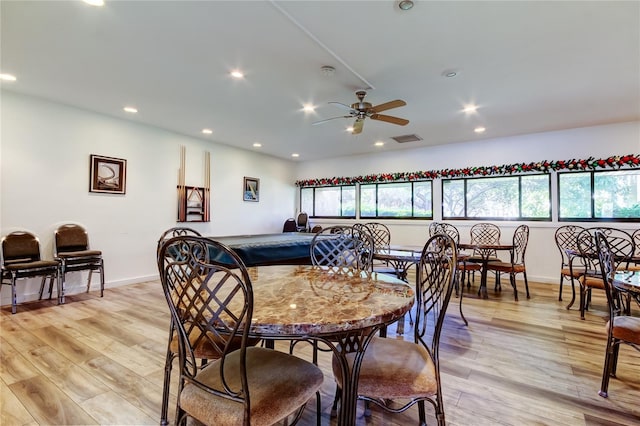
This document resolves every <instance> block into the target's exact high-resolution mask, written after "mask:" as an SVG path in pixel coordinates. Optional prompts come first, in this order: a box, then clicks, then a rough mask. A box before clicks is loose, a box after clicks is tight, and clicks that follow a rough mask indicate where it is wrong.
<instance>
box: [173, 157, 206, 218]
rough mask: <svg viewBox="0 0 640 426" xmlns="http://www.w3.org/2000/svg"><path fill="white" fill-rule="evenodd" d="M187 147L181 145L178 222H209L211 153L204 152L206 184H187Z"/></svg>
mask: <svg viewBox="0 0 640 426" xmlns="http://www.w3.org/2000/svg"><path fill="white" fill-rule="evenodd" d="M185 168H186V148H185V147H184V145H183V146H181V147H180V169H179V170H178V222H209V220H210V219H209V217H210V209H211V207H210V205H209V199H210V192H211V154H210V153H209V152H208V151H205V153H204V186H187V184H186V173H185Z"/></svg>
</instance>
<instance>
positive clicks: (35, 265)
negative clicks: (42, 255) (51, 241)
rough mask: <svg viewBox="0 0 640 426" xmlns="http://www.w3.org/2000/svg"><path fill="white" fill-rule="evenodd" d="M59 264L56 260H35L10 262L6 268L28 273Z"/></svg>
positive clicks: (55, 266)
mask: <svg viewBox="0 0 640 426" xmlns="http://www.w3.org/2000/svg"><path fill="white" fill-rule="evenodd" d="M58 265H59V263H58V262H56V261H55V260H35V261H33V262H19V263H8V264H6V265H5V267H4V269H5V270H7V271H20V270H22V271H21V272H23V274H21V275H24V274H27V273H29V270H30V271H40V270H42V269H51V268H57V267H58Z"/></svg>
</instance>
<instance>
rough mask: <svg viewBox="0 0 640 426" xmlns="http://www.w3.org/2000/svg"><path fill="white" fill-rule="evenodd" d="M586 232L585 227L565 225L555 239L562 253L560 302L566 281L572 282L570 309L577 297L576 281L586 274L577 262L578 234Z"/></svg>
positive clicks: (557, 231)
mask: <svg viewBox="0 0 640 426" xmlns="http://www.w3.org/2000/svg"><path fill="white" fill-rule="evenodd" d="M583 230H584V227H582V226H578V225H564V226H561V227H559V228H558V229H556V232H555V234H554V239H555V242H556V246H557V247H558V250H559V251H560V258H561V263H560V289H559V290H558V300H559V301H562V288H563V287H564V281H565V280H566V279H568V280H570V282H571V293H572V297H571V302H570V303H569V305H568V307H567V309H568V308H570V307H571V306H572V305H573V302H574V300H575V297H576V288H575V280H576V279H578V278H580V276H581V275H582V274H584V268H582V267H581V266H580V265H579V262H575V260H576V259H577V257H578V255H579V253H580V252H579V250H578V234H579V233H580V232H582V231H583Z"/></svg>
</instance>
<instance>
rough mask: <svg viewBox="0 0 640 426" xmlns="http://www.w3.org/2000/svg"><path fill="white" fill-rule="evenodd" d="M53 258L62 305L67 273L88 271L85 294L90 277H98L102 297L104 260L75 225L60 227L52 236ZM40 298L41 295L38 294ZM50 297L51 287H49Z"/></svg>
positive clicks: (81, 228) (81, 230) (80, 227)
mask: <svg viewBox="0 0 640 426" xmlns="http://www.w3.org/2000/svg"><path fill="white" fill-rule="evenodd" d="M53 257H54V259H56V260H58V261H59V262H60V278H61V283H60V295H59V297H60V299H61V302H62V303H64V291H65V281H66V277H67V274H68V273H69V272H78V271H89V273H88V277H87V293H88V292H89V290H90V288H91V276H92V275H93V274H94V273H97V274H98V275H99V277H100V297H103V296H104V259H103V258H102V251H100V250H95V249H92V248H91V247H90V246H89V234H88V233H87V231H86V230H85V229H84V227H82V226H80V225H77V224H75V223H68V224H66V225H61V226H59V227H58V229H56V231H55V233H54V236H53ZM40 297H42V293H41V294H40ZM49 297H51V286H49Z"/></svg>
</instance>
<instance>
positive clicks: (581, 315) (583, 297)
mask: <svg viewBox="0 0 640 426" xmlns="http://www.w3.org/2000/svg"><path fill="white" fill-rule="evenodd" d="M586 291H587V290H586V289H584V288H583V287H582V286H581V287H580V319H582V320H583V319H584V304H585V292H586Z"/></svg>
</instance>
